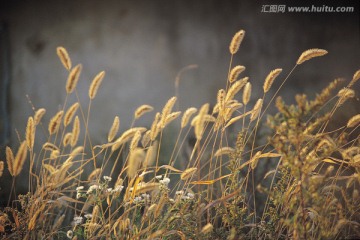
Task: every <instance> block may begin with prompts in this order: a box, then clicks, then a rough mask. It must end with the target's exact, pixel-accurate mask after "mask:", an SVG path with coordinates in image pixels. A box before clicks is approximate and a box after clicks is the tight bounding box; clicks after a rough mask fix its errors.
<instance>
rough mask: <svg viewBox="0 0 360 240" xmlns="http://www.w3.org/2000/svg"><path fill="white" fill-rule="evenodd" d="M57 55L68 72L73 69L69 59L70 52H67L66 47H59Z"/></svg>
mask: <svg viewBox="0 0 360 240" xmlns="http://www.w3.org/2000/svg"><path fill="white" fill-rule="evenodd" d="M56 53H57V55H58V56H59V58H60V61H61V63H62V64H63V65H64V67H65V68H66V70H68V71H69V70H70V69H71V59H70V57H69V54H68V52H67V51H66V49H65V48H64V47H61V46H60V47H57V48H56Z"/></svg>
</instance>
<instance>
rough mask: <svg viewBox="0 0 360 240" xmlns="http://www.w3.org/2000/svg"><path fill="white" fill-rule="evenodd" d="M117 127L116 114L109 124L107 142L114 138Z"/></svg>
mask: <svg viewBox="0 0 360 240" xmlns="http://www.w3.org/2000/svg"><path fill="white" fill-rule="evenodd" d="M119 127H120V118H119V117H118V116H116V117H115V118H114V122H113V124H112V125H111V128H110V131H109V134H108V142H111V141H112V140H114V138H115V136H116V134H117V132H118V131H119Z"/></svg>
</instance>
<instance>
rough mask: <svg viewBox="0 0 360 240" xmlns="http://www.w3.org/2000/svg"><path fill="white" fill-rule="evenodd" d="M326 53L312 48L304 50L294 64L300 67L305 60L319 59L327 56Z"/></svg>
mask: <svg viewBox="0 0 360 240" xmlns="http://www.w3.org/2000/svg"><path fill="white" fill-rule="evenodd" d="M327 53H328V52H327V51H326V50H324V49H319V48H313V49H309V50H306V51H305V52H303V53H302V54H301V55H300V57H299V59H298V60H297V62H296V64H297V65H300V64H302V63H304V62H305V61H307V60H310V59H312V58H314V57H321V56H324V55H325V54H327Z"/></svg>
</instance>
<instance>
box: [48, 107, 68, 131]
mask: <svg viewBox="0 0 360 240" xmlns="http://www.w3.org/2000/svg"><path fill="white" fill-rule="evenodd" d="M63 115H64V111H59V112H57V113H56V114H55V116H54V117H52V118H51V120H50V123H49V126H48V130H49V134H50V135H52V134H54V133H56V132H57V131H59V127H60V123H61V119H62V117H63Z"/></svg>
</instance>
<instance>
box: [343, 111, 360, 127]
mask: <svg viewBox="0 0 360 240" xmlns="http://www.w3.org/2000/svg"><path fill="white" fill-rule="evenodd" d="M359 124H360V114H357V115H355V116H353V117H352V118H350V119H349V121H348V122H347V125H346V126H347V127H348V128H352V127H355V126H357V125H359Z"/></svg>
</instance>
